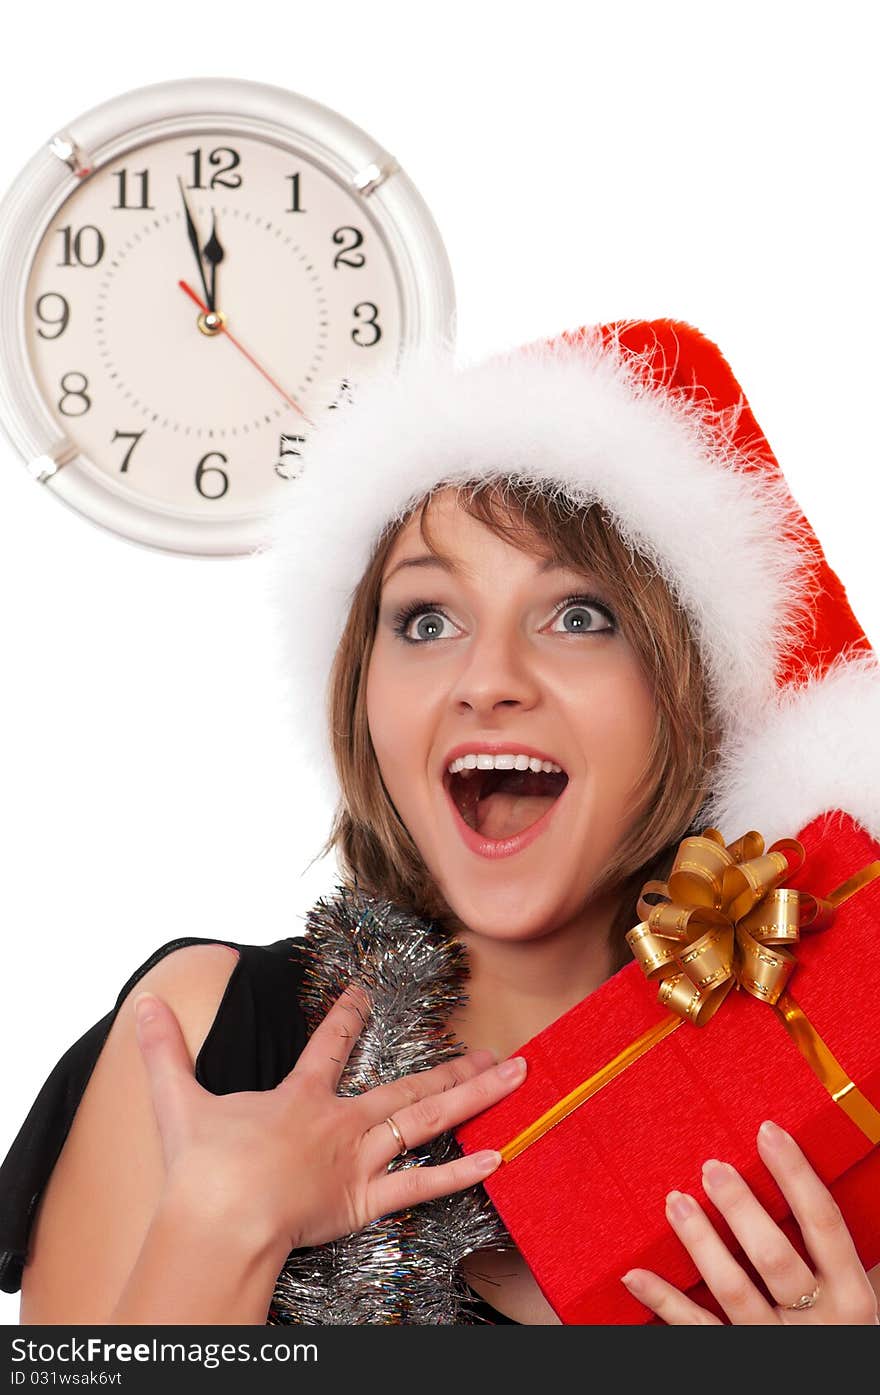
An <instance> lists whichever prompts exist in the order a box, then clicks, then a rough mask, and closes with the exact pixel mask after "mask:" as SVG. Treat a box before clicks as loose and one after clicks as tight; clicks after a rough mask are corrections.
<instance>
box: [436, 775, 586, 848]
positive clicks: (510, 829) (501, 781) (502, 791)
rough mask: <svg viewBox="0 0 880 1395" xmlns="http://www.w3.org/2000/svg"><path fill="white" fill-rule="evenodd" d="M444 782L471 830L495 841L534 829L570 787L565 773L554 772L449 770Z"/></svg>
mask: <svg viewBox="0 0 880 1395" xmlns="http://www.w3.org/2000/svg"><path fill="white" fill-rule="evenodd" d="M443 780H444V783H445V785H446V788H447V789H448V790H449V794H450V797H451V799H452V800H453V802H454V804H455V805H456V807H457V809H458V811H459V813H460V814H461V816H462V818H463V819H464V821H465V823H466V824H467V825H468V827H469V828H472V829H473V830H474V831H475V832H476V833H480V834H482V835H483V837H484V838H495V839H503V838H512V837H514V835H515V834H517V833H522V832H523V831H524V830H525V829H527V828H531V826H532V824H534V823H537V821H538V819H540V818H542V817H543V815H544V814H545V813H546V812H547V810H548V809H549V808H550V806H551V804H555V802H556V800H557V799H558V798H559V796H560V795H561V794H562V791H563V790H564V789H565V787H566V785H567V784H568V776H567V775H566V774H565V773H564V772H560V773H557V772H556V771H553V770H551V771H548V772H544V771H542V770H538V771H534V770H459V771H458V772H457V773H456V774H455V775H450V773H449V771H448V770H447V771H446V772H445V774H444V776H443Z"/></svg>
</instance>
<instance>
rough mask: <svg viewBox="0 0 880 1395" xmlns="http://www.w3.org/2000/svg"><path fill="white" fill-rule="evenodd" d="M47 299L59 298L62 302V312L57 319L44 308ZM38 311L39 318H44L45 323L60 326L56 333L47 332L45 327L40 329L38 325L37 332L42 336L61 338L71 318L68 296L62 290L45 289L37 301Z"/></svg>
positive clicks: (45, 337) (44, 337) (43, 337)
mask: <svg viewBox="0 0 880 1395" xmlns="http://www.w3.org/2000/svg"><path fill="white" fill-rule="evenodd" d="M45 300H59V301H60V302H61V314H60V315H58V316H57V317H56V318H55V319H53V318H52V316H51V315H47V314H46V312H45V310H44V309H43V301H45ZM36 312H37V319H38V320H42V321H43V324H44V325H57V326H58V329H57V332H56V333H55V334H47V333H46V331H45V330H44V329H40V327H39V325H38V326H37V334H39V336H40V338H41V339H60V338H61V336H62V334H63V333H64V331H65V330H66V329H67V325H68V322H69V320H70V306H69V305H68V303H67V300H66V298H65V297H64V296H63V295H62V294H61V293H60V291H44V292H43V294H42V295H41V296H40V298H39V300H38V301H37V304H36Z"/></svg>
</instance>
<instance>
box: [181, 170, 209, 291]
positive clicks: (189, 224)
mask: <svg viewBox="0 0 880 1395" xmlns="http://www.w3.org/2000/svg"><path fill="white" fill-rule="evenodd" d="M177 182H178V184H179V185H180V197H181V198H182V199H183V211H184V213H185V214H186V230H187V232H188V234H189V245H190V247H191V248H192V250H193V256H194V257H195V259H196V263H197V265H198V268H199V275H200V276H201V278H202V289H203V291H204V292H205V300H206V301H207V302H208V309H209V311H212V310H213V309H214V300H213V297H212V295H211V293H210V291H209V290H208V283H207V281H206V280H205V265H204V262H203V261H202V254H201V252H200V250H199V235H198V233H197V232H196V225H195V223H194V222H193V220H192V214H191V213H190V211H189V204H188V203H187V201H186V194H185V193H184V192H183V182H182V180H181V178H180V175H178V176H177Z"/></svg>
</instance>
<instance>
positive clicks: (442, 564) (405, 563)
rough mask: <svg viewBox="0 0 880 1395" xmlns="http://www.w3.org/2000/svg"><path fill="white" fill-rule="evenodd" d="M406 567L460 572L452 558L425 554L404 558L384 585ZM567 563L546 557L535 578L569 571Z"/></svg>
mask: <svg viewBox="0 0 880 1395" xmlns="http://www.w3.org/2000/svg"><path fill="white" fill-rule="evenodd" d="M404 567H437V568H439V569H440V570H441V571H444V572H455V571H458V568H457V567H456V565H455V563H454V562H453V561H452V558H451V557H434V556H431V555H429V554H424V555H423V556H421V557H404V558H403V560H402V561H401V562H397V563H396V564H395V565H394V566H393V567H392V568H391V571H390V572H389V573H388V574H387V576H384V577H383V578H382V585H383V586H386V585H387V584H388V582H389V581H390V580H391V578H392V577H393V576H394V575H395V573H396V572H399V571H402V570H403V568H404ZM569 570H570V567H569V564H568V563H567V562H557V561H556V559H555V558H554V557H546V558H545V559H544V561H543V562H542V563H541V565H540V566H539V567H537V568H536V569H535V576H543V574H544V573H545V572H549V571H569Z"/></svg>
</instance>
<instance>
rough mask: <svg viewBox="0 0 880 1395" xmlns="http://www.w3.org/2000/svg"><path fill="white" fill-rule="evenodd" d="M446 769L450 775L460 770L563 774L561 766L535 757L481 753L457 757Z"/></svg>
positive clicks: (470, 753)
mask: <svg viewBox="0 0 880 1395" xmlns="http://www.w3.org/2000/svg"><path fill="white" fill-rule="evenodd" d="M446 768H447V770H448V771H449V774H450V775H457V774H458V772H459V771H460V770H533V771H534V772H535V773H536V774H537V772H538V771H539V770H543V771H544V773H545V774H548V775H549V774H550V772H551V771H555V772H556V774H557V775H562V774H563V773H564V772H563V769H562V766H561V765H557V764H556V762H555V761H552V760H538V758H537V756H522V755H518V756H515V755H506V754H505V755H498V756H490V755H486V753H485V752H483V751H479V752H469V753H468V755H466V756H459V757H458V759H457V760H454V761H452V762H451V763H450V764H449V765H448V766H447V767H446Z"/></svg>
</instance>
